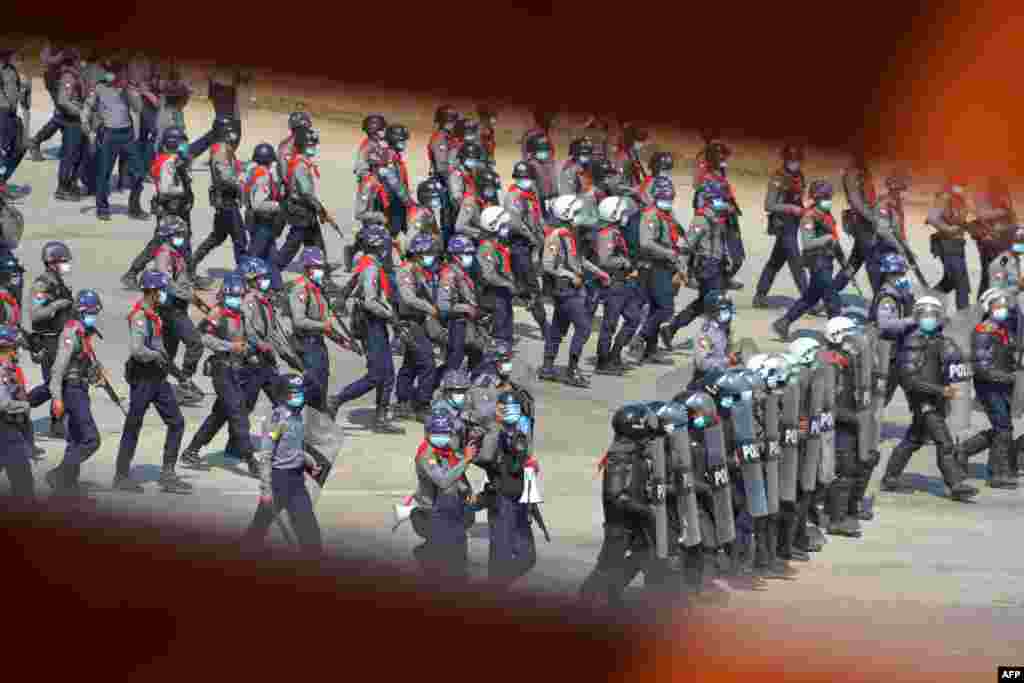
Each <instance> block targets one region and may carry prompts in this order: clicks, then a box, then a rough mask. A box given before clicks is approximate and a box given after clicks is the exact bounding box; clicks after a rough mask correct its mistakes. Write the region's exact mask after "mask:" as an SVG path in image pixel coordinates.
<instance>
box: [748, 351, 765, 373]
mask: <svg viewBox="0 0 1024 683" xmlns="http://www.w3.org/2000/svg"><path fill="white" fill-rule="evenodd" d="M766 360H768V354H767V353H758V354H754V355H753V356H751V357H750V360H748V361H747V369H748V370H760V369H761V368H763V367H764V363H765V361H766Z"/></svg>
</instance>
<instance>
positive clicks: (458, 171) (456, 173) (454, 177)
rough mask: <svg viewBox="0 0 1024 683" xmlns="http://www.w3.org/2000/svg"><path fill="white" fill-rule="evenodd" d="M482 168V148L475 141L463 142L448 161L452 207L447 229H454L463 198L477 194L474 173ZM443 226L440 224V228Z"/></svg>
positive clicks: (449, 195)
mask: <svg viewBox="0 0 1024 683" xmlns="http://www.w3.org/2000/svg"><path fill="white" fill-rule="evenodd" d="M483 168H484V162H483V149H482V148H481V147H480V145H478V144H477V143H475V142H467V143H465V144H463V145H462V146H461V147H460V148H459V150H458V153H457V154H456V155H454V156H452V158H451V159H450V161H449V163H448V197H449V200H450V201H451V204H450V206H451V208H452V213H453V215H452V225H451V226H450V228H449V230H454V229H455V220H456V219H457V218H458V216H459V213H460V212H461V209H462V205H463V202H462V200H463V198H464V197H465V196H466V195H467V194H468V195H470V196H479V191H478V190H477V186H476V180H475V177H474V176H475V174H476V172H477V171H479V170H481V169H483ZM443 229H444V226H442V230H443Z"/></svg>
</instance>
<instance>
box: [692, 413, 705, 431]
mask: <svg viewBox="0 0 1024 683" xmlns="http://www.w3.org/2000/svg"><path fill="white" fill-rule="evenodd" d="M707 425H708V416H707V415H698V416H697V417H695V418H693V426H694V427H696V428H697V429H704V428H705V427H706V426H707Z"/></svg>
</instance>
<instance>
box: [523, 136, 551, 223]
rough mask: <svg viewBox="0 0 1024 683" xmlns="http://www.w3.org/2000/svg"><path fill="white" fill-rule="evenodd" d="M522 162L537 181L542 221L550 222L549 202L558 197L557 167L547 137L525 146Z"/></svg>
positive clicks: (532, 140)
mask: <svg viewBox="0 0 1024 683" xmlns="http://www.w3.org/2000/svg"><path fill="white" fill-rule="evenodd" d="M526 151H527V154H526V156H524V157H523V161H525V162H526V163H527V164H529V165H530V168H531V169H532V170H533V175H534V177H535V178H536V179H537V198H538V199H539V200H540V208H541V212H542V213H543V215H544V220H551V207H550V203H551V201H552V200H553V199H554V198H555V197H556V196H558V191H557V189H556V188H557V182H558V165H557V163H556V161H555V151H554V147H553V145H552V143H551V140H549V139H548V138H547V137H543V136H542V137H536V138H533V139H531V140H530V142H529V144H528V145H527V150H526Z"/></svg>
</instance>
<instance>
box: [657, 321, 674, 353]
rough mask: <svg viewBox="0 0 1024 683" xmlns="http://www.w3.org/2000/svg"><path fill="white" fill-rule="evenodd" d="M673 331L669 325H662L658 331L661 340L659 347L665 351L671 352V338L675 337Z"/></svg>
mask: <svg viewBox="0 0 1024 683" xmlns="http://www.w3.org/2000/svg"><path fill="white" fill-rule="evenodd" d="M675 332H676V331H675V330H673V329H672V326H671V325H662V326H661V329H660V330H658V337H659V338H660V339H661V345H662V346H664V347H665V350H666V351H671V350H672V338H673V337H675V336H676V334H675Z"/></svg>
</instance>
